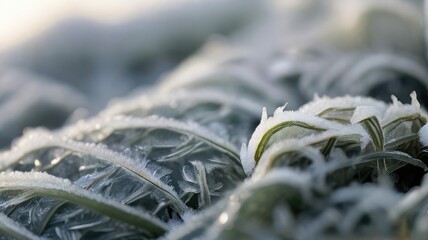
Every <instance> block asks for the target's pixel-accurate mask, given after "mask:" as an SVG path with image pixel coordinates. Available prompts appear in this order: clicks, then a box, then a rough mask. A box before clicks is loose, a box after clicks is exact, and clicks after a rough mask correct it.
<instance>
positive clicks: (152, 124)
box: [61, 116, 239, 157]
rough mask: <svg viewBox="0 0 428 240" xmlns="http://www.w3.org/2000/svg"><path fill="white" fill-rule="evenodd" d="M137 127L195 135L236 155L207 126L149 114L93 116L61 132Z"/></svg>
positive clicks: (79, 133)
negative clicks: (144, 116)
mask: <svg viewBox="0 0 428 240" xmlns="http://www.w3.org/2000/svg"><path fill="white" fill-rule="evenodd" d="M137 128H152V129H170V130H173V131H177V132H180V133H184V134H188V135H192V136H195V137H196V138H198V139H200V140H202V141H204V142H206V143H208V144H210V145H212V146H214V147H216V148H217V149H219V150H221V151H226V152H228V153H229V154H231V155H234V156H236V157H238V156H239V155H238V149H236V147H235V146H234V145H233V144H232V143H230V142H228V141H226V140H224V139H223V138H221V137H218V136H217V135H215V134H214V133H212V132H211V131H210V130H208V129H207V128H204V127H202V126H200V125H198V124H197V123H194V122H181V121H177V120H174V119H171V118H163V117H158V116H150V117H146V118H136V117H127V116H114V117H111V118H95V119H92V120H89V121H80V122H78V123H77V124H75V125H73V126H71V127H68V128H65V129H64V130H63V131H62V132H61V134H64V135H65V136H68V137H70V138H78V137H79V136H82V135H86V134H88V133H91V132H95V131H106V132H109V131H117V130H126V129H137Z"/></svg>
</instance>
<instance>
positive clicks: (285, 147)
mask: <svg viewBox="0 0 428 240" xmlns="http://www.w3.org/2000/svg"><path fill="white" fill-rule="evenodd" d="M351 135H354V136H357V137H359V140H358V141H359V142H358V143H359V144H360V147H361V149H364V148H365V146H367V144H368V142H369V141H370V137H369V135H368V134H367V132H366V131H365V130H364V128H363V127H362V126H361V125H349V126H344V127H343V129H340V130H328V131H325V132H322V133H319V134H315V135H310V136H307V137H303V138H300V139H284V140H282V141H279V142H277V143H275V144H273V145H272V146H270V147H269V148H268V149H267V150H266V151H265V152H264V153H263V155H262V156H261V158H260V160H259V164H258V166H257V167H256V169H255V172H254V174H253V179H260V178H261V177H263V176H264V175H265V174H266V173H267V171H268V170H269V169H268V168H269V166H270V165H271V164H272V161H274V160H275V159H276V158H278V157H279V156H280V155H282V154H284V153H287V152H293V151H298V150H299V149H304V148H306V147H307V146H311V145H313V144H317V143H320V142H323V141H328V140H329V139H332V138H338V139H339V140H340V137H344V136H351ZM306 150H307V149H305V151H306ZM314 160H316V159H314Z"/></svg>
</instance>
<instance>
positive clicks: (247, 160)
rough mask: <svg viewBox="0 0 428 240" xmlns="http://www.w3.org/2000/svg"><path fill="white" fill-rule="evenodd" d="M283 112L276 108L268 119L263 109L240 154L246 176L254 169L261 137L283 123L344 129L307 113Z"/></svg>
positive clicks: (337, 124) (325, 128)
mask: <svg viewBox="0 0 428 240" xmlns="http://www.w3.org/2000/svg"><path fill="white" fill-rule="evenodd" d="M283 110H284V107H279V108H277V109H276V110H275V113H274V115H273V117H269V118H268V117H267V113H266V109H263V113H262V119H261V122H260V124H259V126H257V128H256V130H255V131H254V133H253V135H252V136H251V139H250V141H249V143H248V148H247V151H246V152H245V153H244V154H241V161H242V165H243V167H244V171H245V173H246V174H247V175H250V174H251V172H252V171H253V169H254V167H255V164H256V161H255V157H256V156H255V154H256V151H257V148H258V147H259V144H260V142H261V140H262V138H263V136H264V135H265V134H266V133H267V132H268V131H269V130H270V129H272V128H275V127H276V126H278V125H280V124H282V123H284V122H303V123H305V124H308V125H312V126H316V127H317V128H321V129H324V130H340V129H342V128H343V127H344V125H342V124H339V123H336V122H331V121H328V120H325V119H323V118H320V117H316V116H313V115H310V114H307V113H302V112H293V111H286V112H284V111H283ZM242 152H243V151H242V150H241V153H242Z"/></svg>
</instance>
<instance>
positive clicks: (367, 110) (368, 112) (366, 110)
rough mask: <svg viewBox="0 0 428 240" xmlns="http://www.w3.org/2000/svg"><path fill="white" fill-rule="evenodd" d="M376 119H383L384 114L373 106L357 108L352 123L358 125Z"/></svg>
mask: <svg viewBox="0 0 428 240" xmlns="http://www.w3.org/2000/svg"><path fill="white" fill-rule="evenodd" d="M371 117H376V118H377V119H378V120H379V119H382V113H381V112H380V111H379V109H377V108H375V107H373V106H358V107H357V108H355V111H354V114H353V115H352V117H351V120H350V122H351V123H352V124H357V123H359V122H361V121H363V120H365V119H368V118H371Z"/></svg>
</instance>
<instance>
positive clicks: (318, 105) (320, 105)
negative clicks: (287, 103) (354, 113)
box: [299, 96, 387, 115]
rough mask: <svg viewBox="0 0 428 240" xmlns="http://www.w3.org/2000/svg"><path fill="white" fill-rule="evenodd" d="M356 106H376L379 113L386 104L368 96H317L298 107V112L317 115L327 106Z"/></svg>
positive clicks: (345, 107)
mask: <svg viewBox="0 0 428 240" xmlns="http://www.w3.org/2000/svg"><path fill="white" fill-rule="evenodd" d="M358 106H372V107H374V108H376V109H377V110H378V111H379V112H380V113H383V112H384V111H385V110H386V108H387V105H386V104H385V103H384V102H382V101H379V100H376V99H373V98H370V97H352V96H344V97H336V98H330V97H326V96H324V97H317V96H315V99H314V100H313V101H311V102H309V103H307V104H305V105H303V106H302V107H300V109H299V112H304V113H307V114H311V115H318V114H320V113H322V112H323V111H325V110H327V109H329V108H338V109H347V108H356V107H358Z"/></svg>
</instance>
